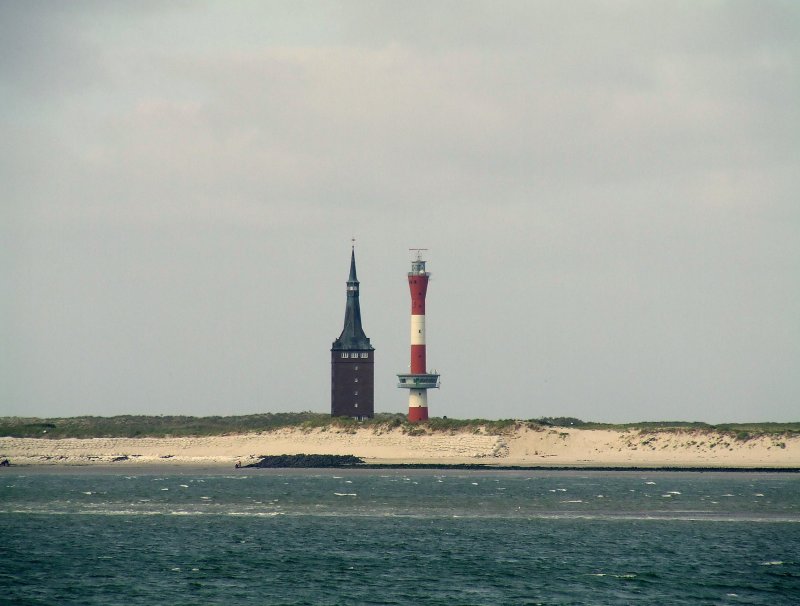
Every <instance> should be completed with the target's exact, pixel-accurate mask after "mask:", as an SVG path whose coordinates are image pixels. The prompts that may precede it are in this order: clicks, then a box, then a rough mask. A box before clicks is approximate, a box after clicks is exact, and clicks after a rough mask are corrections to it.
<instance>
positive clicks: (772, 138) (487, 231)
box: [0, 0, 800, 422]
mask: <svg viewBox="0 0 800 606" xmlns="http://www.w3.org/2000/svg"><path fill="white" fill-rule="evenodd" d="M0 101H2V103H1V104H0V318H1V319H0V415H24V416H29V415H36V416H73V415H83V414H93V415H114V414H192V415H210V414H215V415H216V414H219V415H228V414H245V413H256V412H270V411H271V412H279V411H303V410H312V411H318V412H329V411H330V351H329V350H330V347H331V343H332V341H333V340H334V339H335V338H336V337H338V336H339V333H340V331H341V328H342V320H343V318H344V308H345V294H346V292H345V282H346V280H347V274H348V269H349V256H350V244H351V242H350V239H351V238H352V237H355V238H356V257H357V262H358V276H359V279H360V280H361V309H362V318H363V323H364V328H365V331H366V333H367V335H368V336H369V337H370V338H371V339H372V343H373V345H374V346H375V348H376V354H377V357H376V370H375V372H376V384H377V385H376V389H375V405H376V411H379V412H396V411H405V410H407V396H408V394H407V391H405V390H399V389H397V388H396V387H395V383H396V379H395V376H394V375H395V373H397V372H407V369H408V357H409V344H408V341H409V308H410V299H409V294H408V286H407V283H406V272H407V271H408V269H409V260H410V256H409V252H408V248H410V247H426V248H428V249H429V251H428V253H427V259H428V269H429V270H430V271H431V272H432V281H431V285H430V288H429V290H428V299H427V303H428V305H427V333H428V335H427V338H428V363H429V364H430V366H431V368H432V369H436V370H438V371H440V372H441V374H442V387H441V389H440V390H438V391H431V392H429V398H428V399H429V404H430V414H431V416H441V415H447V416H449V417H460V418H467V417H486V418H508V417H516V418H523V419H528V418H535V417H540V416H562V415H569V416H576V417H580V418H583V419H586V420H598V421H640V420H667V419H669V420H700V421H708V422H721V421H749V420H754V421H768V420H770V421H788V420H794V421H797V420H800V414H799V413H800V229H799V228H800V3H797V2H794V1H786V2H775V1H773V2H770V1H758V2H756V1H752V2H722V1H708V2H701V1H697V0H691V1H686V2H681V1H674V0H670V1H665V2H641V1H638V0H637V1H632V2H622V1H620V2H613V1H607V2H605V1H604V2H592V1H581V2H578V1H575V2H563V1H562V0H557V1H553V2H534V1H526V2H496V1H488V2H464V1H457V2H430V1H424V2H408V1H405V2H376V1H364V2H343V3H342V2H327V1H326V2H299V1H297V0H292V1H287V2H269V3H267V2H222V1H220V2H197V1H191V2H188V1H187V2H128V1H126V2H105V1H104V2H57V1H53V2H34V1H25V2H16V1H4V0H0Z"/></svg>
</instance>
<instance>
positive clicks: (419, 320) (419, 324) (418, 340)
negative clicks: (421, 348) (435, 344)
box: [411, 316, 425, 345]
mask: <svg viewBox="0 0 800 606" xmlns="http://www.w3.org/2000/svg"><path fill="white" fill-rule="evenodd" d="M411 344H412V345H425V316H411Z"/></svg>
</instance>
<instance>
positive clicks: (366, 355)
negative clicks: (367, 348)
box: [361, 352, 369, 358]
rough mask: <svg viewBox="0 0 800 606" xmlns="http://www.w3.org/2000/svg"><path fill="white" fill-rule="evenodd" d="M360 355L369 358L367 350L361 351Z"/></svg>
mask: <svg viewBox="0 0 800 606" xmlns="http://www.w3.org/2000/svg"><path fill="white" fill-rule="evenodd" d="M361 357H362V358H369V354H368V353H367V352H363V353H362V354H361Z"/></svg>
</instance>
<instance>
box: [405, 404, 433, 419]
mask: <svg viewBox="0 0 800 606" xmlns="http://www.w3.org/2000/svg"><path fill="white" fill-rule="evenodd" d="M427 420H428V407H427V406H414V407H413V408H409V409H408V422H409V423H418V422H419V421H427Z"/></svg>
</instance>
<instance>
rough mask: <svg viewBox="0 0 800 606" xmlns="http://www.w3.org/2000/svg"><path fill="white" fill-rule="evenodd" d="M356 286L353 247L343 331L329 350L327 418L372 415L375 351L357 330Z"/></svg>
mask: <svg viewBox="0 0 800 606" xmlns="http://www.w3.org/2000/svg"><path fill="white" fill-rule="evenodd" d="M358 284H359V283H358V278H357V277H356V252H355V246H353V249H352V250H351V252H350V276H349V277H348V278H347V304H346V306H345V309H344V328H343V329H342V334H341V335H339V338H338V339H336V340H335V341H334V342H333V346H332V347H331V416H332V417H353V418H355V419H358V420H359V421H361V420H363V419H370V418H372V417H373V416H374V415H375V380H374V376H375V366H374V362H375V348H374V347H372V345H371V344H370V342H369V338H368V337H367V335H365V334H364V329H363V328H361V305H360V303H359V300H358Z"/></svg>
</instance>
